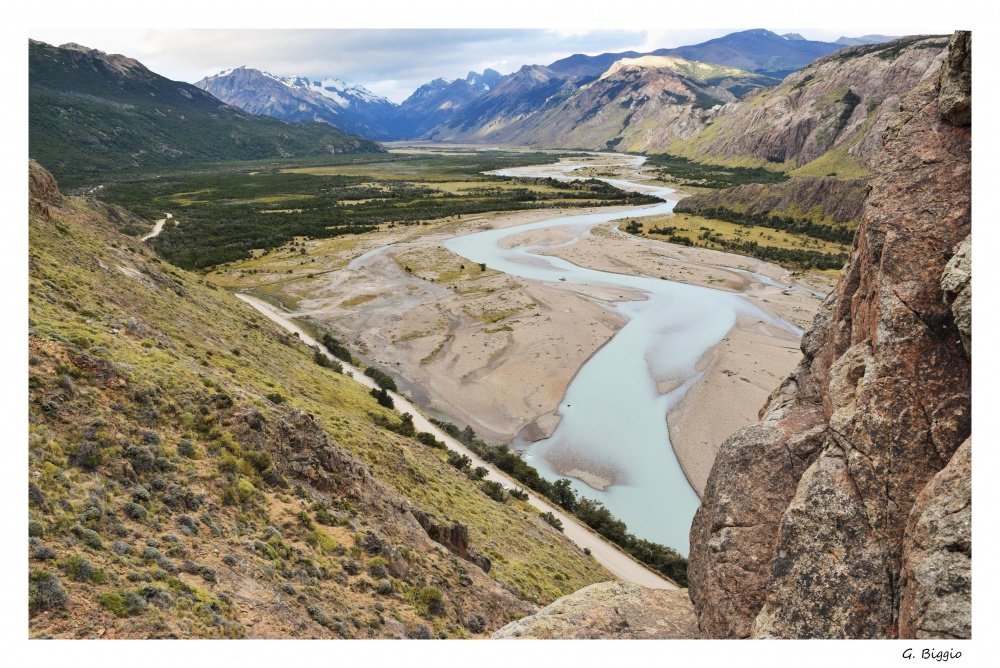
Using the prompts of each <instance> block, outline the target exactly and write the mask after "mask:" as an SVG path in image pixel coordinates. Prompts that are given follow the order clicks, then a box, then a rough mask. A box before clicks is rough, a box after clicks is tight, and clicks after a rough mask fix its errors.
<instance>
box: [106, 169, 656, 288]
mask: <svg viewBox="0 0 1000 668" xmlns="http://www.w3.org/2000/svg"><path fill="white" fill-rule="evenodd" d="M555 157H556V156H553V155H551V154H543V153H537V154H535V153H510V154H502V155H500V156H491V157H489V158H482V157H480V156H455V155H443V156H433V157H428V156H426V155H416V156H408V155H405V154H403V155H400V154H392V155H391V156H383V155H372V156H370V160H369V162H367V163H366V162H363V161H360V160H359V159H358V156H331V157H329V158H326V159H322V160H320V159H315V158H313V159H308V160H302V161H271V162H266V163H261V162H254V163H244V164H225V165H217V166H214V167H204V168H201V169H198V170H185V171H183V172H181V171H171V172H163V171H156V172H140V173H136V174H133V175H130V176H129V177H127V178H126V177H121V178H118V179H116V180H114V181H112V182H110V183H107V184H105V187H104V190H103V191H102V193H101V197H102V198H103V199H105V200H107V201H109V202H112V203H115V204H116V205H118V206H122V207H125V208H127V209H130V210H132V211H134V212H137V213H139V214H141V215H145V216H148V217H150V218H151V219H152V218H155V217H159V216H162V212H163V211H170V212H171V213H173V214H174V217H175V219H176V221H177V223H178V224H176V225H167V226H166V227H165V228H164V230H163V232H162V233H161V234H160V235H159V236H157V237H156V238H155V239H153V240H152V242H151V243H152V244H153V245H154V247H155V248H156V249H157V251H158V252H159V253H160V254H161V255H162V256H163V257H165V258H166V259H167V260H169V261H170V262H171V263H173V264H175V265H177V266H180V267H183V268H185V269H207V268H210V267H215V266H217V265H222V264H225V263H230V262H236V261H240V260H248V259H250V258H252V257H253V252H254V251H261V250H263V251H267V250H271V249H275V248H279V247H281V246H284V245H285V244H288V243H290V242H301V241H302V240H308V239H329V238H333V237H338V236H345V235H356V234H363V233H366V232H372V231H374V230H376V229H379V228H380V226H395V225H421V224H427V222H428V221H430V220H441V219H447V218H451V217H458V216H466V215H469V214H478V213H484V212H488V211H512V210H521V209H535V208H550V207H582V206H595V205H596V206H610V205H621V204H646V203H651V202H656V201H659V200H658V199H656V198H652V197H649V196H647V195H642V194H638V193H632V192H625V191H622V190H619V189H618V188H615V187H614V186H612V185H609V184H607V183H605V182H603V181H599V180H596V179H590V180H584V181H573V182H569V183H564V182H561V181H555V180H551V179H540V180H537V182H536V183H528V184H525V183H521V182H519V181H517V180H514V179H507V178H504V177H498V176H487V175H483V174H481V173H480V171H482V170H484V169H496V168H498V167H500V166H507V167H510V166H517V165H523V164H537V163H541V162H551V161H552V160H553V159H555ZM303 165H305V166H303ZM399 165H404V166H405V167H406V168H407V169H406V171H408V172H409V176H408V178H401V176H402V175H401V174H400V173H399V171H398V170H399ZM380 168H381V169H380ZM456 179H460V180H461V183H462V184H464V185H463V187H462V188H460V189H456V188H452V187H449V186H450V185H451V184H454V183H455V181H456ZM301 255H302V256H303V257H302V258H301V259H302V263H304V264H307V263H308V262H309V258H308V257H307V256H306V251H305V249H302V252H301ZM291 271H292V270H291V268H290V269H289V273H291Z"/></svg>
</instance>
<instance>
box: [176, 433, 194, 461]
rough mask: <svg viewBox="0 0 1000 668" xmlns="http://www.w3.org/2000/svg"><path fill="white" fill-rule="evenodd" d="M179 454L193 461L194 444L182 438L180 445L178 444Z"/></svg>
mask: <svg viewBox="0 0 1000 668" xmlns="http://www.w3.org/2000/svg"><path fill="white" fill-rule="evenodd" d="M177 454H179V455H180V456H181V457H187V458H188V459H192V458H193V457H194V443H192V442H191V441H189V440H188V439H186V438H182V439H181V441H180V443H178V444H177Z"/></svg>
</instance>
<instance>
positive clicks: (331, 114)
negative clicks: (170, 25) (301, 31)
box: [194, 66, 395, 139]
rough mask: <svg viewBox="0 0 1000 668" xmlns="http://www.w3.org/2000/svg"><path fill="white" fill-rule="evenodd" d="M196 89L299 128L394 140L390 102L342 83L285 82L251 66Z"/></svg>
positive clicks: (201, 83)
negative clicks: (387, 126)
mask: <svg viewBox="0 0 1000 668" xmlns="http://www.w3.org/2000/svg"><path fill="white" fill-rule="evenodd" d="M194 85H195V86H197V87H198V88H201V89H202V90H204V91H207V92H209V93H211V94H212V95H214V96H215V97H217V98H219V99H220V100H222V101H223V102H225V103H226V104H231V105H234V106H237V107H239V108H241V109H243V110H244V111H248V112H250V113H251V114H257V115H263V116H271V117H274V118H280V119H281V120H284V121H289V122H293V123H294V122H298V121H315V122H322V123H328V124H330V125H332V126H334V127H337V128H340V129H341V130H343V131H345V132H350V133H352V134H360V135H362V136H365V137H368V138H370V139H385V138H387V137H388V136H389V135H388V133H387V132H386V131H385V130H384V128H383V127H382V120H383V119H384V118H385V117H386V116H387V115H388V114H390V113H392V111H393V109H394V108H395V105H394V104H393V103H392V102H390V101H389V100H387V99H385V98H383V97H379V96H376V95H374V94H372V93H371V92H370V91H368V90H367V89H365V88H363V87H359V86H348V85H347V84H345V83H343V82H342V81H340V80H339V79H325V80H323V81H314V80H311V79H307V78H305V77H299V76H290V77H280V76H276V75H274V74H270V73H269V72H264V71H261V70H256V69H253V68H249V67H246V66H243V67H237V68H233V69H230V70H225V71H223V72H220V73H219V74H215V75H212V76H210V77H205V78H204V79H201V80H200V81H197V82H195V84H194Z"/></svg>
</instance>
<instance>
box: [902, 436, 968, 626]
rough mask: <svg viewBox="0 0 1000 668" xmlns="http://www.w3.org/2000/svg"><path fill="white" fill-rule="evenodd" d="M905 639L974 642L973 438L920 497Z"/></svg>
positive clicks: (909, 543)
mask: <svg viewBox="0 0 1000 668" xmlns="http://www.w3.org/2000/svg"><path fill="white" fill-rule="evenodd" d="M902 588H903V596H902V602H901V603H900V613H899V636H900V637H901V638H971V637H972V439H971V438H970V439H968V440H966V441H965V443H963V444H962V446H961V447H960V448H959V449H958V450H957V451H956V452H955V454H954V455H953V456H952V458H951V461H950V462H948V466H946V467H945V468H944V469H943V470H942V471H941V472H940V473H938V474H937V475H936V476H934V478H933V479H932V480H931V481H930V482H929V483H928V484H927V486H926V487H925V488H924V489H923V491H921V492H920V495H919V496H918V497H917V500H916V502H915V503H914V504H913V510H912V511H911V513H910V521H909V524H908V525H907V528H906V548H905V552H904V554H903V576H902Z"/></svg>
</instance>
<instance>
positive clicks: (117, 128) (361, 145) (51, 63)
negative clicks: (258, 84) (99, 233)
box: [28, 40, 384, 185]
mask: <svg viewBox="0 0 1000 668" xmlns="http://www.w3.org/2000/svg"><path fill="white" fill-rule="evenodd" d="M28 49H29V60H28V68H29V86H28V103H29V112H28V122H29V126H28V136H29V146H30V156H31V157H32V158H34V159H36V160H38V161H39V162H40V163H42V164H43V165H45V166H46V168H48V169H49V170H50V171H52V173H53V174H55V175H56V176H57V177H58V178H60V179H62V183H63V184H64V185H72V184H74V183H75V182H77V181H80V180H86V179H87V178H92V177H93V176H94V175H96V174H98V173H103V172H104V171H107V170H111V171H115V170H125V169H133V168H137V167H158V166H167V165H177V164H186V163H191V162H215V161H220V160H251V159H259V158H268V157H275V158H276V157H292V156H313V155H325V154H330V153H345V152H347V153H350V152H372V151H376V152H379V151H384V149H383V148H382V147H381V146H380V145H379V144H378V143H376V142H374V141H371V140H368V139H363V138H361V137H358V136H353V135H349V134H347V133H346V132H344V131H343V130H340V129H338V128H337V127H334V126H332V125H330V124H329V123H290V122H287V121H284V120H279V119H277V118H271V117H269V116H258V115H255V114H253V113H250V112H247V111H245V110H243V109H241V108H239V107H237V106H233V105H230V104H227V103H225V102H222V101H220V100H219V99H217V98H216V97H214V96H212V95H211V94H209V93H207V92H205V91H203V90H201V89H200V88H198V87H197V86H193V85H191V84H187V83H183V82H180V81H171V80H169V79H167V78H165V77H163V76H160V75H159V74H156V73H155V72H151V71H150V70H148V69H147V68H146V67H145V66H143V65H142V63H140V62H138V61H136V60H134V59H132V58H127V57H125V56H120V55H109V54H107V53H104V52H102V51H98V50H96V49H89V48H87V47H84V46H80V45H79V44H65V45H63V46H61V47H55V46H51V45H49V44H45V43H44V42H38V41H35V40H31V41H30V42H29V45H28Z"/></svg>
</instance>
